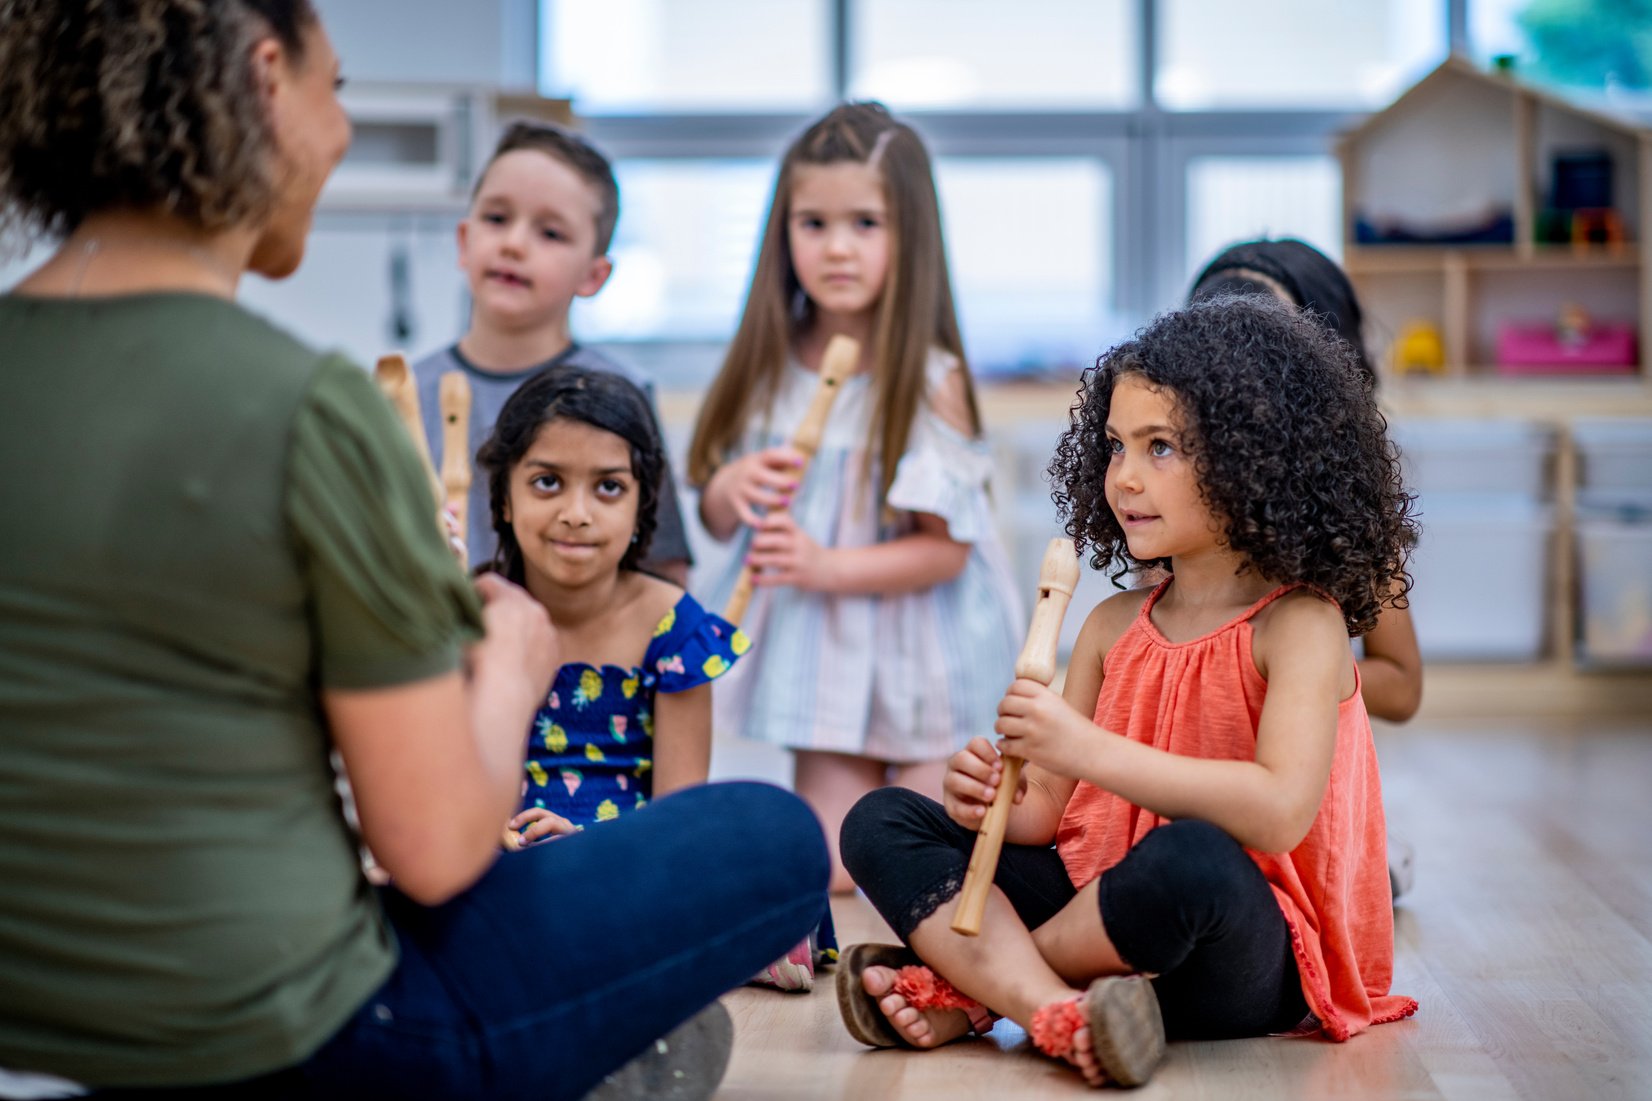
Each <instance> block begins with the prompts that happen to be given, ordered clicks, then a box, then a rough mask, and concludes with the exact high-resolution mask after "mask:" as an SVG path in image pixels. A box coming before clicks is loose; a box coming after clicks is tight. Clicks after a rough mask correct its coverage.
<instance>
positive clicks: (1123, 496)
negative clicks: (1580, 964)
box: [839, 296, 1417, 1085]
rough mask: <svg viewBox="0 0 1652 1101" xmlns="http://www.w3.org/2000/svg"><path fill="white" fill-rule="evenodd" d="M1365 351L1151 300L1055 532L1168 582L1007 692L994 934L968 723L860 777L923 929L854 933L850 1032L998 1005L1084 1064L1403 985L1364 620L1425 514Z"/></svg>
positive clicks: (1069, 465)
mask: <svg viewBox="0 0 1652 1101" xmlns="http://www.w3.org/2000/svg"><path fill="white" fill-rule="evenodd" d="M1385 428H1386V426H1385V424H1384V421H1383V418H1382V416H1381V414H1380V413H1379V412H1378V411H1377V408H1376V405H1375V403H1374V401H1373V399H1372V395H1371V391H1370V387H1369V385H1368V384H1367V383H1366V381H1365V380H1364V377H1363V375H1362V374H1361V372H1360V371H1359V368H1358V365H1357V361H1356V358H1355V353H1354V351H1353V350H1352V349H1351V348H1349V347H1348V346H1347V345H1346V344H1343V343H1342V342H1340V341H1339V340H1337V339H1336V337H1335V336H1333V335H1330V334H1328V333H1327V332H1326V331H1325V330H1324V329H1323V328H1322V327H1321V326H1319V325H1318V324H1317V323H1316V322H1315V321H1314V320H1313V319H1312V318H1311V317H1302V316H1298V315H1296V314H1295V313H1294V312H1293V311H1291V310H1289V309H1287V308H1285V307H1283V306H1281V305H1280V304H1278V303H1275V302H1272V301H1271V300H1268V299H1263V298H1260V297H1256V296H1249V297H1246V298H1217V299H1213V300H1209V301H1203V302H1199V303H1195V304H1193V305H1190V306H1188V307H1186V308H1184V309H1181V310H1178V311H1175V312H1173V313H1169V314H1165V315H1163V316H1161V317H1160V318H1158V319H1157V320H1155V321H1154V322H1153V324H1151V325H1150V326H1149V327H1148V328H1146V329H1144V330H1143V331H1142V332H1140V333H1139V334H1137V336H1136V338H1135V339H1133V340H1131V341H1128V342H1126V343H1124V344H1121V345H1119V346H1117V347H1115V348H1114V349H1112V350H1111V351H1110V352H1108V353H1107V354H1106V355H1104V356H1103V357H1102V359H1101V360H1100V361H1099V362H1098V364H1097V365H1096V367H1095V368H1094V369H1093V370H1091V371H1089V372H1087V373H1086V377H1085V381H1084V390H1083V393H1082V397H1081V401H1080V402H1079V404H1078V405H1077V406H1075V408H1074V412H1073V418H1072V424H1071V426H1070V428H1069V430H1068V431H1067V433H1066V434H1065V435H1064V436H1063V437H1062V439H1061V441H1060V443H1059V445H1058V446H1057V448H1056V454H1055V458H1054V460H1053V462H1052V463H1051V468H1050V469H1051V473H1052V475H1054V477H1055V484H1056V489H1055V499H1056V502H1057V504H1058V505H1059V506H1060V507H1061V509H1062V512H1063V514H1064V517H1065V518H1066V525H1067V531H1068V534H1070V535H1071V536H1073V538H1074V539H1075V540H1076V541H1077V542H1078V545H1079V547H1080V549H1081V551H1087V552H1088V554H1089V561H1090V564H1091V565H1092V566H1093V567H1095V568H1096V569H1100V570H1105V571H1108V572H1109V573H1110V575H1111V576H1112V577H1113V578H1114V579H1115V581H1117V579H1119V578H1121V577H1123V576H1125V575H1126V574H1127V573H1130V572H1132V571H1136V570H1140V569H1143V568H1145V567H1157V568H1159V569H1161V570H1164V571H1166V572H1168V574H1169V577H1168V579H1167V580H1165V581H1163V582H1162V583H1161V584H1159V585H1158V586H1156V587H1154V588H1153V589H1151V590H1147V589H1133V590H1128V591H1125V592H1121V593H1120V594H1118V595H1117V596H1114V597H1111V598H1109V599H1108V600H1105V601H1103V602H1102V603H1101V604H1100V605H1098V606H1097V607H1096V608H1095V609H1094V610H1093V611H1092V612H1091V613H1090V615H1089V617H1088V619H1087V620H1086V621H1085V623H1084V627H1083V629H1082V631H1081V632H1080V635H1079V638H1078V642H1077V644H1076V646H1075V648H1074V651H1073V655H1072V658H1071V663H1070V665H1069V668H1068V672H1067V679H1066V684H1065V687H1064V690H1063V692H1062V693H1060V694H1057V693H1056V692H1053V691H1051V690H1050V689H1049V688H1047V687H1045V686H1043V685H1041V684H1039V683H1037V682H1036V681H1032V680H1017V681H1016V682H1015V683H1013V684H1012V685H1011V686H1010V687H1009V690H1008V691H1007V692H1006V693H1005V695H1004V698H1003V701H1002V703H1001V704H1000V706H999V719H998V723H997V727H996V729H997V732H998V733H999V734H1000V735H1002V736H1003V741H1002V743H1001V748H1002V750H1003V752H1004V753H1007V754H1013V755H1015V756H1019V757H1022V758H1025V759H1026V761H1027V766H1026V768H1025V769H1024V770H1023V773H1022V783H1021V787H1020V789H1019V790H1018V791H1017V792H1016V796H1015V800H1016V801H1015V806H1014V810H1013V811H1012V813H1011V816H1010V823H1009V830H1008V834H1007V838H1006V841H1007V843H1006V845H1005V849H1004V853H1003V856H1002V858H1001V860H1000V864H999V869H998V875H997V878H996V881H995V885H994V889H993V891H992V895H991V898H990V899H989V902H988V908H987V914H986V919H985V921H984V923H983V928H982V932H981V935H980V936H979V937H978V938H966V937H962V936H960V935H958V934H956V933H954V932H953V931H952V929H951V920H952V910H953V907H952V906H951V905H950V899H951V898H952V897H953V896H955V895H956V893H957V891H958V889H959V887H960V885H961V883H962V879H963V869H964V867H965V866H966V865H967V862H968V859H969V853H970V850H971V848H972V846H973V842H974V831H975V829H976V828H977V827H978V826H979V824H980V822H981V821H982V819H983V818H984V817H985V814H986V809H987V807H988V806H989V805H990V803H991V802H992V798H993V795H994V794H995V790H996V787H995V785H996V784H997V783H998V782H999V781H1000V779H1001V777H1002V766H1001V765H1000V763H999V757H998V753H997V752H996V751H995V750H994V748H993V746H992V745H991V744H990V743H989V742H988V741H987V740H986V739H985V738H982V737H977V738H976V739H974V740H973V741H972V742H971V743H970V745H969V746H968V747H967V748H966V749H964V750H962V751H960V752H959V753H958V754H956V755H955V756H954V757H953V758H952V759H951V761H950V762H949V764H948V772H947V775H946V779H945V785H944V790H945V802H944V804H937V803H935V802H933V801H931V800H927V799H924V798H923V797H922V796H917V795H915V794H913V793H910V792H901V791H896V790H891V791H882V792H877V793H874V795H872V796H869V797H867V799H865V800H863V801H862V802H861V803H860V804H858V805H857V806H856V808H855V810H854V811H853V812H852V813H851V815H850V816H849V818H848V819H847V820H846V822H845V825H844V829H843V852H844V858H845V862H846V864H847V865H848V867H849V870H850V871H851V872H852V873H853V874H854V876H855V878H856V881H857V882H858V883H860V884H861V886H862V887H863V888H864V889H865V890H866V893H867V895H868V897H869V898H870V899H871V900H872V902H873V904H874V905H875V906H876V907H877V908H878V909H879V911H880V912H881V913H882V914H883V916H884V917H885V918H886V919H887V920H888V921H889V923H890V925H891V927H892V928H893V929H894V930H895V932H896V933H897V935H899V936H900V937H901V939H902V940H903V941H905V942H906V947H899V946H872V945H857V946H855V947H853V948H851V949H850V951H849V952H847V953H846V954H845V957H844V966H843V967H842V968H841V969H840V975H839V984H840V985H839V994H840V999H839V1001H840V1005H841V1006H842V1008H843V1012H844V1018H845V1022H846V1023H847V1024H848V1026H849V1029H850V1031H851V1032H852V1033H853V1034H854V1035H855V1036H856V1037H857V1038H859V1039H861V1040H862V1041H863V1042H866V1043H869V1044H878V1045H906V1046H912V1047H920V1048H921V1047H932V1046H935V1045H937V1044H940V1043H944V1042H945V1041H947V1040H949V1039H952V1038H954V1037H957V1036H960V1035H963V1034H964V1033H965V1032H967V1031H969V1030H971V1029H974V1030H976V1031H980V1030H982V1029H985V1028H989V1027H991V1021H992V1019H993V1017H994V1016H996V1015H1004V1016H1008V1017H1011V1018H1012V1019H1014V1020H1015V1021H1016V1022H1017V1023H1019V1024H1021V1025H1022V1026H1023V1027H1024V1028H1026V1029H1027V1030H1028V1032H1029V1034H1030V1035H1031V1037H1032V1038H1033V1041H1034V1043H1035V1044H1037V1046H1038V1047H1039V1048H1040V1049H1042V1050H1044V1051H1045V1052H1047V1053H1049V1054H1051V1055H1056V1056H1060V1057H1062V1058H1065V1059H1067V1060H1068V1061H1069V1062H1071V1063H1073V1064H1074V1065H1075V1066H1077V1067H1078V1069H1079V1070H1080V1072H1081V1073H1082V1074H1083V1075H1084V1077H1085V1078H1086V1079H1087V1080H1088V1081H1090V1082H1091V1083H1092V1084H1101V1083H1103V1082H1107V1081H1113V1082H1117V1083H1119V1084H1125V1085H1133V1084H1138V1083H1140V1082H1142V1081H1145V1080H1146V1079H1147V1077H1148V1076H1150V1075H1151V1073H1152V1072H1153V1069H1154V1068H1155V1067H1156V1065H1157V1064H1158V1062H1159V1061H1160V1059H1161V1058H1162V1057H1163V1055H1164V1043H1165V1038H1166V1036H1167V1035H1168V1037H1169V1038H1170V1039H1176V1038H1181V1037H1186V1038H1220V1037H1232V1036H1254V1035H1263V1034H1267V1033H1274V1032H1301V1033H1318V1034H1320V1035H1322V1036H1324V1037H1326V1038H1328V1039H1331V1040H1336V1041H1342V1040H1346V1039H1348V1038H1349V1037H1351V1036H1353V1035H1354V1034H1356V1033H1358V1032H1360V1031H1361V1030H1363V1029H1364V1028H1366V1027H1368V1026H1369V1025H1372V1024H1378V1023H1382V1022H1385V1021H1392V1020H1397V1019H1399V1018H1402V1017H1407V1016H1409V1015H1411V1014H1412V1013H1414V1012H1415V1011H1416V1007H1417V1005H1416V1002H1415V1001H1414V1000H1413V999H1411V998H1408V997H1403V996H1400V995H1396V994H1393V993H1392V992H1391V991H1390V989H1389V983H1390V978H1391V974H1392V968H1393V924H1392V912H1391V907H1390V899H1389V894H1388V873H1387V865H1386V861H1385V855H1384V840H1383V836H1384V831H1383V814H1382V793H1381V784H1380V780H1379V778H1378V773H1377V761H1376V754H1375V751H1374V749H1373V747H1372V741H1371V725H1370V720H1369V718H1368V716H1367V714H1366V710H1365V705H1364V703H1363V701H1362V700H1361V698H1360V694H1359V677H1358V673H1357V670H1356V668H1355V665H1354V659H1353V654H1352V651H1351V648H1350V645H1349V639H1350V637H1351V636H1357V635H1359V634H1361V633H1363V632H1364V631H1367V630H1369V629H1370V627H1371V625H1372V624H1373V623H1374V622H1375V621H1376V618H1377V613H1378V610H1379V609H1380V608H1381V607H1382V606H1383V605H1384V604H1385V603H1389V602H1391V601H1392V600H1394V599H1403V595H1398V596H1397V595H1396V594H1403V593H1404V591H1405V589H1406V588H1407V587H1408V585H1409V579H1408V578H1407V576H1406V574H1405V570H1404V566H1405V559H1406V553H1407V548H1408V547H1409V546H1410V545H1411V544H1412V543H1413V542H1414V533H1415V527H1416V525H1415V521H1414V520H1412V519H1411V518H1410V516H1409V515H1408V514H1409V510H1410V500H1411V498H1410V497H1409V495H1408V494H1406V493H1405V492H1404V490H1403V488H1402V486H1401V482H1400V477H1399V465H1398V461H1397V456H1396V455H1395V452H1394V450H1393V447H1392V446H1391V445H1390V444H1389V442H1388V440H1387V436H1386V431H1385Z"/></svg>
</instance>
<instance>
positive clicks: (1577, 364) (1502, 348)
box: [1497, 323, 1637, 375]
mask: <svg viewBox="0 0 1652 1101" xmlns="http://www.w3.org/2000/svg"><path fill="white" fill-rule="evenodd" d="M1636 361H1637V356H1636V350H1635V328H1634V326H1632V325H1614V324H1607V323H1598V324H1595V325H1592V326H1590V328H1589V330H1588V331H1587V332H1586V333H1583V334H1582V335H1581V336H1579V337H1578V338H1577V339H1575V340H1571V341H1565V342H1563V341H1561V339H1560V337H1559V335H1558V334H1557V333H1556V331H1555V326H1554V325H1553V324H1552V323H1551V324H1546V325H1517V324H1512V323H1510V324H1505V325H1503V326H1502V327H1501V328H1499V329H1498V331H1497V369H1498V371H1500V372H1501V373H1503V374H1505V375H1531V374H1625V375H1627V374H1633V373H1634V371H1635V364H1636Z"/></svg>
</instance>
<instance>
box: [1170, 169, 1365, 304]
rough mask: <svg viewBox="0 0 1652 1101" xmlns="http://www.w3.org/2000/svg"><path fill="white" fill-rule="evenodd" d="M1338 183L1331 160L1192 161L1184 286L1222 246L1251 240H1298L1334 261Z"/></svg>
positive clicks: (1338, 248) (1338, 251) (1338, 252)
mask: <svg viewBox="0 0 1652 1101" xmlns="http://www.w3.org/2000/svg"><path fill="white" fill-rule="evenodd" d="M1341 187H1342V176H1341V173H1339V172H1338V171H1337V165H1336V161H1335V160H1334V159H1332V158H1331V157H1285V156H1274V157H1195V158H1193V159H1192V160H1191V161H1190V162H1189V164H1188V168H1187V222H1188V225H1187V256H1186V266H1185V269H1184V275H1183V279H1182V285H1183V286H1189V285H1190V284H1191V283H1192V280H1193V277H1194V276H1195V275H1197V274H1198V273H1199V272H1200V271H1201V270H1202V269H1203V268H1204V266H1205V265H1206V264H1207V263H1209V262H1210V260H1211V258H1212V257H1214V256H1215V255H1216V254H1217V253H1218V252H1220V251H1221V250H1222V249H1223V248H1225V247H1227V246H1228V245H1231V244H1233V243H1235V242H1236V241H1245V240H1250V239H1254V238H1257V237H1297V238H1300V239H1302V240H1304V241H1306V242H1308V243H1309V244H1310V245H1313V246H1314V247H1315V248H1317V249H1319V250H1320V251H1321V252H1323V253H1325V254H1326V255H1327V256H1330V257H1331V258H1333V259H1340V258H1341V256H1342V233H1341V231H1340V229H1339V227H1338V219H1339V217H1340V212H1341Z"/></svg>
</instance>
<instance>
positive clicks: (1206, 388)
mask: <svg viewBox="0 0 1652 1101" xmlns="http://www.w3.org/2000/svg"><path fill="white" fill-rule="evenodd" d="M1355 355H1356V353H1355V349H1354V348H1353V347H1352V346H1351V345H1349V344H1347V343H1346V342H1344V341H1342V340H1339V339H1338V338H1337V337H1336V336H1335V334H1333V333H1331V332H1330V331H1329V330H1328V329H1327V328H1326V327H1325V326H1323V325H1322V324H1320V323H1319V322H1318V321H1317V320H1315V319H1314V318H1313V317H1312V316H1310V315H1305V314H1301V313H1298V312H1297V311H1295V310H1293V309H1291V308H1290V307H1289V306H1287V305H1285V304H1284V303H1282V302H1280V301H1278V300H1276V299H1273V298H1271V297H1266V298H1265V297H1262V296H1259V295H1243V296H1227V297H1217V298H1209V299H1201V300H1199V301H1196V302H1194V303H1192V304H1191V305H1188V306H1185V307H1183V308H1181V309H1178V310H1174V311H1171V312H1169V313H1165V314H1162V315H1160V316H1159V317H1158V318H1156V319H1154V321H1153V322H1152V323H1151V324H1149V325H1148V326H1147V327H1146V328H1144V329H1142V330H1141V331H1140V332H1138V333H1137V334H1136V335H1135V337H1134V338H1133V339H1131V340H1128V341H1125V342H1124V343H1122V344H1119V345H1118V346H1116V347H1114V348H1113V349H1112V350H1110V351H1108V352H1107V353H1106V354H1105V355H1103V356H1102V357H1101V358H1100V359H1099V360H1098V361H1097V362H1096V365H1095V366H1094V367H1092V368H1090V369H1089V370H1087V371H1085V373H1084V384H1083V389H1082V390H1081V392H1080V396H1079V400H1078V401H1077V402H1076V403H1075V404H1074V405H1073V408H1072V417H1071V425H1070V426H1069V428H1068V430H1067V431H1066V433H1064V434H1063V435H1062V437H1061V441H1060V443H1059V444H1057V446H1056V451H1055V457H1054V459H1052V460H1051V462H1050V468H1049V470H1050V475H1051V479H1052V481H1053V484H1054V485H1055V487H1056V488H1055V489H1054V491H1053V492H1052V494H1051V496H1052V497H1053V498H1054V499H1055V503H1056V507H1057V509H1058V510H1060V512H1061V515H1062V517H1063V519H1064V520H1065V522H1066V530H1067V534H1068V535H1070V536H1072V538H1073V539H1074V541H1075V542H1076V543H1077V544H1078V547H1079V549H1080V551H1081V552H1082V551H1084V550H1086V549H1088V550H1089V551H1090V564H1091V565H1092V566H1094V567H1095V568H1096V569H1098V570H1108V571H1109V575H1110V576H1111V577H1112V578H1113V581H1114V583H1115V584H1119V578H1121V577H1122V576H1124V574H1126V573H1128V572H1130V571H1131V570H1134V569H1137V568H1139V567H1144V566H1155V567H1158V568H1161V569H1165V570H1169V569H1171V568H1172V566H1171V562H1170V560H1169V559H1159V560H1155V561H1152V562H1141V561H1137V560H1136V559H1135V558H1133V557H1132V556H1131V555H1130V551H1129V548H1128V546H1127V545H1126V543H1125V538H1124V530H1123V529H1122V528H1121V527H1120V525H1119V522H1118V519H1117V517H1115V516H1114V515H1113V511H1112V509H1111V508H1109V507H1108V504H1107V496H1106V491H1105V484H1106V478H1107V470H1108V465H1109V456H1110V448H1109V447H1108V446H1107V441H1106V435H1105V432H1104V428H1105V426H1106V424H1107V417H1108V414H1109V411H1110V409H1111V404H1112V397H1113V389H1114V387H1115V386H1116V385H1117V384H1118V381H1119V380H1120V379H1121V378H1124V377H1126V376H1135V377H1138V378H1140V379H1142V380H1143V381H1145V382H1146V383H1147V384H1148V385H1149V386H1152V387H1154V388H1155V389H1159V390H1162V391H1164V392H1167V393H1168V394H1170V395H1171V396H1172V397H1173V398H1174V400H1175V405H1176V409H1177V414H1178V416H1179V417H1180V418H1181V421H1180V424H1179V425H1178V427H1179V430H1180V432H1181V437H1182V438H1181V443H1182V447H1183V449H1184V451H1185V453H1187V454H1188V455H1189V456H1190V457H1191V459H1192V461H1193V464H1194V470H1195V472H1196V476H1197V477H1198V481H1199V490H1200V494H1201V496H1202V497H1203V499H1204V501H1205V503H1206V504H1207V505H1208V506H1209V507H1210V509H1211V511H1212V512H1213V513H1214V514H1215V515H1216V516H1217V517H1219V518H1220V521H1221V522H1222V524H1223V536H1222V537H1223V540H1224V542H1225V544H1226V545H1227V546H1228V547H1230V548H1232V549H1233V550H1234V551H1235V552H1237V553H1238V554H1239V555H1240V556H1241V557H1242V558H1243V559H1244V561H1245V566H1244V567H1243V568H1244V569H1245V570H1254V571H1256V572H1257V573H1258V574H1260V575H1261V576H1263V577H1266V578H1268V579H1270V580H1273V581H1277V582H1280V583H1287V582H1296V581H1303V582H1307V583H1308V584H1310V585H1313V586H1315V587H1317V588H1319V589H1321V590H1323V591H1324V592H1325V593H1327V594H1328V595H1329V596H1330V597H1331V598H1332V599H1334V600H1335V601H1336V602H1337V604H1338V605H1339V606H1340V607H1341V609H1342V618H1343V620H1344V621H1345V622H1346V623H1347V625H1348V633H1349V634H1351V635H1362V634H1364V633H1365V632H1366V631H1369V630H1370V629H1371V628H1372V626H1373V625H1375V623H1376V621H1377V613H1378V611H1379V610H1380V609H1381V607H1382V606H1383V605H1384V604H1396V605H1400V606H1403V605H1404V602H1405V592H1406V591H1407V590H1409V589H1410V587H1411V579H1410V577H1409V575H1408V574H1407V573H1406V569H1405V566H1406V561H1407V559H1408V557H1409V553H1410V548H1411V547H1412V546H1413V545H1414V544H1415V542H1416V533H1417V522H1416V521H1415V520H1414V519H1413V518H1412V517H1411V511H1412V501H1413V497H1412V495H1411V494H1409V493H1407V492H1406V490H1405V487H1404V485H1403V483H1402V482H1401V479H1400V464H1399V456H1398V453H1397V452H1396V451H1395V449H1394V446H1393V444H1391V443H1390V442H1389V440H1388V433H1387V421H1386V420H1385V419H1384V418H1383V415H1382V414H1381V412H1379V411H1378V409H1377V405H1376V401H1375V399H1374V397H1373V395H1372V391H1371V386H1370V383H1369V382H1367V381H1366V378H1365V375H1364V373H1363V372H1362V371H1361V370H1360V366H1359V364H1358V363H1357V361H1356V359H1355ZM1121 587H1122V586H1121Z"/></svg>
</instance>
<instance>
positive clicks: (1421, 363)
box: [1388, 321, 1445, 375]
mask: <svg viewBox="0 0 1652 1101" xmlns="http://www.w3.org/2000/svg"><path fill="white" fill-rule="evenodd" d="M1388 367H1389V370H1390V371H1392V372H1393V373H1394V374H1396V375H1410V374H1419V375H1443V374H1445V341H1444V340H1442V339H1441V338H1440V327H1439V326H1438V325H1436V324H1434V322H1432V321H1408V322H1406V324H1405V326H1404V327H1403V328H1401V329H1400V335H1399V336H1398V337H1397V338H1396V339H1395V341H1394V347H1393V348H1392V349H1391V350H1390V352H1389V358H1388Z"/></svg>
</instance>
